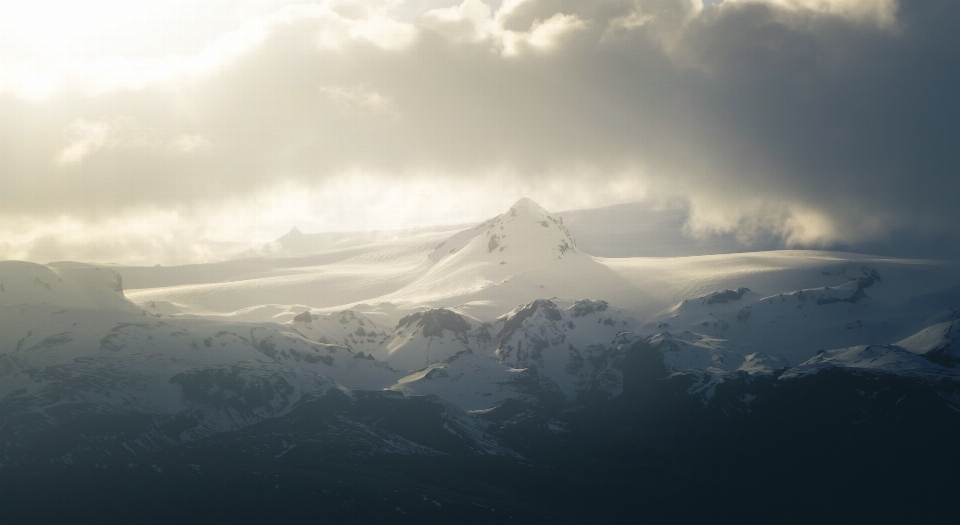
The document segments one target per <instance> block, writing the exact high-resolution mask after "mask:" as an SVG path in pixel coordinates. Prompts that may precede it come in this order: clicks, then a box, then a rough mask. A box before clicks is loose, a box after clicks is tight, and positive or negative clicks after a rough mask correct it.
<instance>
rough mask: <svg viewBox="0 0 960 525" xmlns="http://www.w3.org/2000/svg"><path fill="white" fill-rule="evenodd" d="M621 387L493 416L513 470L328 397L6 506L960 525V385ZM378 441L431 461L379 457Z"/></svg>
mask: <svg viewBox="0 0 960 525" xmlns="http://www.w3.org/2000/svg"><path fill="white" fill-rule="evenodd" d="M623 372H624V391H623V394H622V395H621V396H619V397H616V398H613V399H609V400H605V399H598V400H596V401H594V402H585V403H582V404H580V405H579V406H569V405H562V404H552V405H551V404H550V403H542V404H540V405H539V406H538V407H531V406H523V405H521V404H520V403H519V402H510V403H505V404H504V405H501V406H500V407H499V408H498V409H495V410H493V411H491V412H489V413H487V414H485V415H484V417H485V418H486V419H487V420H488V421H490V423H491V425H490V432H491V434H493V435H494V436H496V437H497V438H498V439H499V440H500V441H501V443H502V444H503V445H506V446H507V447H509V449H511V450H513V451H515V452H516V453H518V454H519V456H517V457H509V456H502V455H500V456H493V455H487V454H477V453H476V452H477V451H476V450H473V449H471V448H470V443H469V442H466V441H463V440H458V439H456V436H455V435H453V434H452V433H449V432H447V431H445V430H444V426H443V424H442V421H441V420H440V419H439V416H438V415H437V414H438V409H437V405H436V404H435V403H434V402H431V399H430V398H429V397H424V398H415V399H412V400H410V399H407V400H404V398H399V397H397V396H395V395H388V394H383V393H379V392H377V393H368V394H359V393H358V398H357V399H352V400H351V399H347V397H346V396H345V395H344V396H343V397H338V396H336V395H328V396H324V397H319V398H311V399H308V400H305V401H303V402H302V403H301V404H300V405H299V406H298V407H297V408H296V409H295V410H293V411H292V412H291V413H289V414H287V415H285V416H283V417H279V418H275V419H272V420H267V421H264V422H262V423H260V424H257V425H253V426H251V427H248V428H246V429H244V430H242V431H238V432H232V433H227V434H221V435H217V436H215V437H211V438H209V439H206V440H201V441H198V442H194V443H192V444H187V445H177V446H171V447H169V448H165V449H163V450H160V451H157V452H155V453H152V454H149V455H143V454H141V455H140V456H137V457H136V458H131V457H129V456H121V455H117V456H116V458H115V459H114V460H107V461H98V462H97V463H85V462H83V461H77V462H75V463H73V464H70V465H55V466H52V465H51V466H48V465H43V464H35V465H30V466H20V467H10V466H6V467H4V468H2V469H0V508H2V509H3V515H4V519H3V521H4V522H5V523H66V522H70V523H132V522H137V523H174V522H176V523H204V524H211V523H254V522H267V521H269V522H274V521H278V520H285V521H287V520H296V521H297V522H301V521H302V522H308V523H604V522H606V523H621V522H649V523H685V522H697V523H699V522H705V523H728V522H734V521H749V522H757V523H771V522H776V523H809V522H811V521H821V522H823V521H825V522H830V523H849V522H861V523H899V522H917V520H920V519H927V520H932V521H931V522H934V523H939V522H952V519H951V518H952V517H953V516H954V513H953V511H952V508H953V505H954V503H953V502H954V500H955V497H956V494H957V491H958V490H960V474H958V473H960V447H958V443H960V412H958V411H957V405H958V403H957V400H958V396H957V391H958V390H960V388H958V387H960V386H958V385H957V384H956V383H953V382H949V381H943V382H932V381H929V380H920V379H911V378H904V377H897V376H892V375H872V374H855V373H851V372H849V371H843V370H841V369H837V370H823V371H820V372H819V373H816V374H813V375H808V376H804V377H799V378H792V379H784V380H779V379H777V378H776V377H760V378H752V379H751V378H748V377H744V379H742V380H729V381H725V382H723V383H722V384H720V385H719V386H718V387H717V390H716V393H715V395H714V396H713V398H712V399H710V401H709V403H704V400H703V398H701V397H700V396H695V395H691V394H689V393H687V390H688V388H689V385H690V381H691V378H690V377H688V376H685V375H674V376H668V375H667V373H666V369H665V368H664V367H663V364H662V362H661V361H660V359H659V354H658V352H657V351H656V349H654V348H653V347H651V346H649V345H647V344H645V343H638V344H636V345H634V346H633V347H632V348H631V349H630V351H629V352H628V354H627V356H626V358H625V359H624V364H623ZM748 392H749V396H747V397H745V394H747V393H748ZM744 399H748V400H749V403H745V402H744ZM411 401H412V402H411ZM366 428H372V429H376V430H378V431H383V432H385V433H387V434H389V435H391V436H399V438H397V439H405V440H407V441H408V443H409V444H410V445H409V446H415V445H416V446H421V447H424V449H423V450H422V451H421V452H419V453H410V454H399V453H384V452H381V451H378V449H377V448H376V447H374V446H372V445H371V443H374V442H373V441H369V440H365V439H364V433H365V432H367V431H366V430H364V429H366ZM427 450H429V451H430V452H425V451H427Z"/></svg>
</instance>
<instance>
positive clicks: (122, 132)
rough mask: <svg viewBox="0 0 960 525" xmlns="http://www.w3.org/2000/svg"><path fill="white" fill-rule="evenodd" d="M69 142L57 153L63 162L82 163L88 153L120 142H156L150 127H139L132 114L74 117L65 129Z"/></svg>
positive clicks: (131, 143)
mask: <svg viewBox="0 0 960 525" xmlns="http://www.w3.org/2000/svg"><path fill="white" fill-rule="evenodd" d="M64 135H65V136H66V137H67V142H68V145H67V147H65V148H64V149H62V150H61V151H60V152H59V153H58V154H57V156H56V161H57V163H58V164H60V165H61V166H63V165H70V164H79V163H80V162H81V161H82V160H83V159H84V158H85V157H87V156H88V155H90V154H92V153H95V152H97V151H99V150H103V149H113V148H116V147H118V146H148V145H151V144H154V143H156V139H155V138H154V137H153V134H152V133H151V131H150V130H147V129H142V128H139V127H137V125H136V123H135V122H134V121H132V120H131V119H129V118H124V117H115V118H112V119H101V120H97V121H93V122H91V121H87V120H83V119H78V120H75V121H74V122H72V123H70V125H69V126H67V127H66V129H65V130H64Z"/></svg>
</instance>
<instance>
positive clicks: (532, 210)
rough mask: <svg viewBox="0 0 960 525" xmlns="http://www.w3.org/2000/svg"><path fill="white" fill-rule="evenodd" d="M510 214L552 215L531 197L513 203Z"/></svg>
mask: <svg viewBox="0 0 960 525" xmlns="http://www.w3.org/2000/svg"><path fill="white" fill-rule="evenodd" d="M509 213H510V214H512V215H516V214H518V213H528V214H533V215H550V212H548V211H547V210H545V209H543V207H542V206H540V205H539V204H537V203H536V202H534V201H533V199H531V198H529V197H522V198H521V199H520V200H518V201H517V202H515V203H513V206H510V210H509Z"/></svg>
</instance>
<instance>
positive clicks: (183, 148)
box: [170, 133, 210, 153]
mask: <svg viewBox="0 0 960 525" xmlns="http://www.w3.org/2000/svg"><path fill="white" fill-rule="evenodd" d="M209 145H210V141H209V140H207V139H206V138H205V137H204V136H203V135H200V134H199V133H184V134H182V135H177V136H176V137H174V138H173V140H171V141H170V147H171V148H172V149H173V150H175V151H178V152H180V153H190V152H192V151H195V150H198V149H202V148H206V147H208V146H209Z"/></svg>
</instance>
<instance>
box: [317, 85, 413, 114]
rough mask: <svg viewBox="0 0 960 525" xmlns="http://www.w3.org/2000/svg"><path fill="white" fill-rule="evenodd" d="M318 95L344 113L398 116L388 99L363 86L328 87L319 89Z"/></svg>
mask: <svg viewBox="0 0 960 525" xmlns="http://www.w3.org/2000/svg"><path fill="white" fill-rule="evenodd" d="M320 93H322V94H323V95H324V96H325V97H327V99H328V100H330V101H331V102H332V103H333V104H334V105H336V106H337V107H339V108H341V109H343V110H346V111H351V112H352V111H364V112H370V113H383V114H387V115H392V116H399V115H398V114H397V112H396V110H395V109H394V105H393V101H392V100H391V99H390V98H388V97H385V96H383V95H381V94H380V93H377V92H376V91H373V90H371V89H370V88H368V87H366V86H363V85H358V86H338V85H329V86H324V87H321V88H320Z"/></svg>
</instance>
